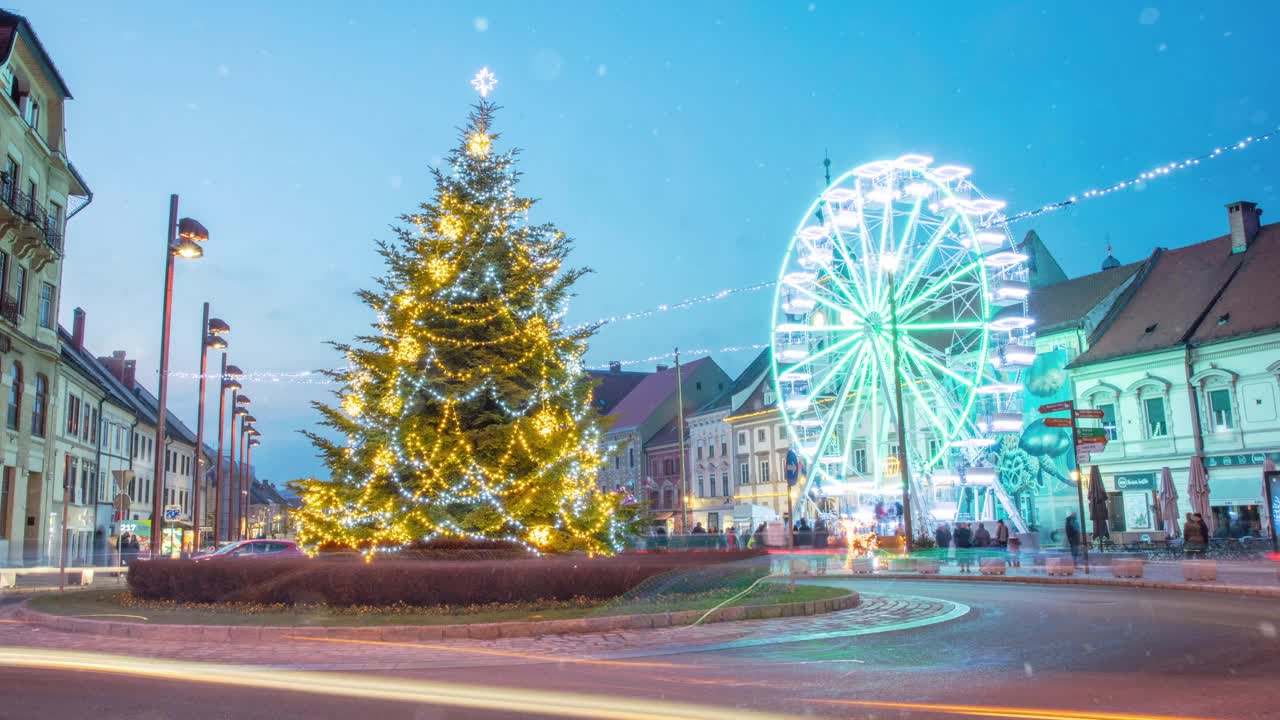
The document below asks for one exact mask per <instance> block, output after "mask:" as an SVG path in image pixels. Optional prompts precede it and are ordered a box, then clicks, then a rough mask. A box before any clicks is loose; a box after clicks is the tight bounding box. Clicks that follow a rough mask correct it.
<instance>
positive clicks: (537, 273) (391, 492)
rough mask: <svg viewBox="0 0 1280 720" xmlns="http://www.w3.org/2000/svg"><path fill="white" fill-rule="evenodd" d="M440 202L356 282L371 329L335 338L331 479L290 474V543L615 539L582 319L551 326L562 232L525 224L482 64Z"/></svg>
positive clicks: (557, 313)
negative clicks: (363, 286)
mask: <svg viewBox="0 0 1280 720" xmlns="http://www.w3.org/2000/svg"><path fill="white" fill-rule="evenodd" d="M473 84H474V85H476V88H477V90H479V91H480V92H481V96H482V99H481V101H480V103H479V104H478V105H477V106H476V107H475V109H474V111H473V112H472V113H471V114H470V115H469V122H468V124H467V126H466V128H465V129H463V130H462V132H461V140H460V143H459V145H458V146H457V147H456V148H455V149H454V150H453V151H452V152H451V153H450V154H449V156H448V158H447V169H446V170H445V171H441V170H438V169H437V170H434V171H433V172H434V174H435V184H436V190H435V196H434V198H433V199H432V200H431V201H430V202H426V203H423V204H422V205H421V206H420V208H419V210H418V212H416V213H414V214H412V215H406V216H403V217H402V222H403V223H404V224H403V225H402V226H401V227H399V228H397V230H396V233H397V237H396V239H395V240H393V241H392V242H386V243H380V244H379V252H380V254H381V255H382V256H383V258H384V259H385V262H386V272H385V274H384V276H383V277H381V278H380V279H379V281H378V289H377V290H366V291H361V292H360V293H359V296H360V298H361V299H362V300H363V301H364V302H365V304H367V305H368V306H369V307H370V308H372V309H373V310H374V311H375V312H376V313H377V321H376V322H375V323H374V328H375V330H376V334H373V335H371V336H367V337H360V338H357V339H356V341H355V342H353V343H350V344H337V347H338V348H339V349H340V350H341V351H342V352H343V353H344V354H345V355H346V358H347V360H348V366H347V368H345V369H344V370H342V371H338V372H335V373H332V376H333V378H334V379H335V380H337V381H338V382H340V383H341V388H340V389H339V390H338V391H337V395H338V398H339V403H337V406H336V407H335V406H330V405H327V404H324V403H316V404H315V407H316V408H317V410H319V411H320V413H321V414H322V416H323V421H322V423H323V424H324V425H325V426H327V427H328V428H330V429H331V430H333V431H335V432H336V435H337V437H338V438H340V439H338V440H336V441H335V440H332V439H330V438H328V437H325V436H321V435H318V434H314V433H309V437H310V438H311V440H312V441H313V442H314V444H315V445H316V447H317V448H318V449H319V451H320V455H321V457H322V458H323V459H324V461H325V463H326V464H327V465H328V467H329V469H330V471H331V479H330V480H307V481H301V482H299V483H297V489H298V491H299V493H300V495H301V497H302V500H303V502H304V505H303V508H302V510H301V512H299V513H298V518H299V522H300V529H299V538H300V540H302V541H303V542H304V543H308V544H331V545H340V546H346V547H354V548H358V549H360V550H362V551H365V552H366V553H370V552H372V551H374V550H380V549H386V548H394V547H402V546H404V545H406V544H409V543H413V542H416V541H422V540H429V539H432V538H437V537H458V536H461V537H473V538H501V539H508V540H515V541H518V542H521V543H524V544H526V545H528V546H530V547H533V548H537V549H540V550H570V549H581V550H587V551H590V552H611V551H614V550H617V549H619V546H620V543H621V541H622V539H623V535H624V533H625V532H626V531H627V527H628V521H627V520H626V519H624V516H625V515H628V514H630V511H631V508H622V507H621V498H620V497H619V496H618V495H614V494H608V493H602V492H599V491H598V490H597V489H596V484H595V478H596V474H597V470H598V468H599V464H600V456H599V446H600V442H601V437H602V434H601V429H600V426H599V418H598V416H597V415H596V413H595V411H594V410H593V409H592V407H591V383H590V381H589V379H588V377H587V375H586V374H585V373H584V372H583V370H582V363H581V357H582V354H583V352H584V351H585V349H586V344H587V339H588V337H589V336H590V335H591V334H592V332H593V331H594V327H579V328H567V327H565V326H564V325H563V322H562V318H563V317H564V314H565V310H566V306H567V302H568V300H569V297H570V289H571V288H572V286H573V284H574V282H575V281H576V280H577V279H578V278H579V277H581V276H582V275H583V273H585V272H586V270H585V269H580V268H568V267H565V265H564V263H565V259H566V257H567V255H568V253H569V250H570V244H571V243H570V241H569V239H568V238H567V237H565V235H564V233H562V232H560V231H559V230H557V229H556V228H555V227H554V226H553V225H551V224H532V223H531V222H530V220H529V213H530V210H531V208H532V207H533V205H534V201H533V200H531V199H528V198H524V197H521V196H519V195H518V194H517V193H516V180H517V177H518V173H517V172H516V170H515V160H516V151H514V150H509V151H507V152H499V151H498V150H497V149H496V146H495V143H496V142H497V140H498V136H497V135H496V134H494V132H493V119H494V113H495V106H494V105H493V104H492V103H490V102H489V101H488V100H487V94H488V91H489V90H490V89H492V85H493V80H492V75H489V74H488V71H487V70H486V71H482V73H481V75H479V76H477V78H476V81H474V82H473Z"/></svg>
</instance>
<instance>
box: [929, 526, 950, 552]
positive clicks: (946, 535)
mask: <svg viewBox="0 0 1280 720" xmlns="http://www.w3.org/2000/svg"><path fill="white" fill-rule="evenodd" d="M933 541H934V542H935V543H937V544H938V551H939V554H940V555H941V556H942V557H944V558H945V557H946V556H947V555H948V554H950V552H951V528H949V527H947V524H946V523H942V524H941V525H939V526H938V528H937V529H936V530H934V531H933Z"/></svg>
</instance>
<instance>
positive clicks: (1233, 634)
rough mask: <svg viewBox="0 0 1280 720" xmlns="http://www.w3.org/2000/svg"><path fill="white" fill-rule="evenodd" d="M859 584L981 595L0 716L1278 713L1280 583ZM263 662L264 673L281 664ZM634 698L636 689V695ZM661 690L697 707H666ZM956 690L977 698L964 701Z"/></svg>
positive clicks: (125, 692)
mask: <svg viewBox="0 0 1280 720" xmlns="http://www.w3.org/2000/svg"><path fill="white" fill-rule="evenodd" d="M833 584H849V581H837V582H834V583H833ZM852 584H853V585H854V586H855V587H859V588H861V589H864V590H866V591H869V592H879V593H886V592H892V593H902V594H910V595H920V596H928V597H938V598H944V599H947V600H953V601H957V602H962V603H965V604H967V605H969V606H970V607H971V608H972V612H971V613H970V614H969V615H968V616H966V617H964V618H961V619H959V620H956V621H952V622H948V623H943V624H940V625H932V626H927V627H922V628H917V629H912V630H905V631H898V632H891V633H883V634H876V635H862V636H856V637H846V638H837V639H823V640H803V641H799V642H790V643H785V644H771V645H759V646H755V647H750V648H744V649H737V650H729V651H723V650H722V651H709V652H692V653H684V654H675V655H670V654H668V655H662V656H661V657H660V658H658V659H660V660H661V662H653V663H648V664H645V663H643V662H635V663H632V664H621V663H620V664H618V665H605V664H598V665H582V664H573V665H569V664H561V663H545V664H520V665H511V666H500V667H488V668H483V669H478V668H469V669H463V668H456V669H436V670H422V669H414V670H404V671H401V672H399V673H383V674H381V675H379V676H377V677H376V679H377V680H378V681H379V682H389V683H393V684H394V688H401V689H407V690H406V693H407V694H401V695H396V693H397V692H399V691H398V690H395V689H394V688H393V689H392V690H391V691H388V692H389V694H388V692H383V691H378V692H373V693H371V692H369V691H368V690H367V688H365V689H356V690H352V691H351V693H352V694H356V693H364V695H363V697H342V695H344V694H347V693H346V691H345V690H343V689H341V688H343V687H345V686H343V684H342V681H341V680H339V679H335V680H327V679H325V678H320V679H318V680H316V681H315V683H316V684H314V685H306V683H303V682H299V683H297V684H295V685H293V686H290V687H287V688H283V689H281V688H261V687H245V686H243V685H240V684H229V685H228V684H205V683H196V682H188V681H185V680H183V679H180V678H177V679H165V680H160V681H157V680H154V679H140V678H135V677H131V676H129V675H128V674H118V673H113V672H83V671H63V670H50V669H47V668H41V669H33V670H20V669H13V668H5V669H0V718H41V719H42V720H44V719H48V720H58V719H61V718H68V719H70V718H75V719H76V720H84V719H85V718H94V719H95V720H96V719H98V718H101V719H103V720H107V719H109V718H129V719H130V720H151V719H157V720H158V719H160V718H183V719H184V720H200V719H204V718H235V719H237V720H240V719H250V718H264V719H266V718H271V719H273V720H275V719H284V718H307V719H308V720H314V719H317V718H343V719H350V718H376V719H377V720H400V719H406V720H408V719H412V720H422V719H426V718H463V717H466V718H472V717H476V718H506V717H547V716H550V715H551V714H552V713H545V714H543V715H537V714H524V713H530V712H535V711H538V710H539V709H540V708H545V706H538V705H537V704H536V703H534V702H526V701H525V700H524V699H522V698H521V697H520V696H515V695H512V693H515V692H519V690H520V689H529V690H534V691H539V692H542V693H556V694H555V695H552V696H549V697H550V702H551V703H553V704H558V705H559V706H560V707H562V708H570V707H576V708H577V709H578V710H577V711H578V715H577V716H578V717H605V716H608V715H609V714H610V713H616V714H614V715H613V716H616V717H699V718H713V717H742V716H744V715H747V714H750V712H751V711H754V712H759V713H767V714H778V715H788V716H793V717H794V716H798V715H812V716H829V717H846V718H877V719H880V720H883V719H886V718H904V719H910V720H917V719H919V718H955V717H1009V718H1036V719H1037V720H1051V719H1053V718H1089V720H1108V718H1114V717H1118V716H1119V715H1118V714H1121V713H1123V714H1128V715H1129V718H1134V717H1137V718H1151V717H1178V718H1222V719H1223V720H1230V719H1233V718H1240V719H1242V720H1243V719H1246V718H1247V719H1250V720H1252V719H1254V718H1280V680H1278V678H1280V639H1278V638H1277V634H1278V631H1280V603H1278V602H1277V601H1275V600H1268V599H1261V598H1249V597H1238V596H1231V595H1225V594H1219V593H1201V592H1177V591H1154V590H1138V589H1132V590H1131V589H1121V588H1091V587H1083V586H1079V587H1072V586H1043V585H1022V584H1007V585H1005V584H996V583H959V582H927V581H894V580H871V581H853V582H852ZM142 650H143V648H141V647H139V646H138V645H137V644H135V643H129V642H125V643H122V647H121V652H123V653H129V654H135V655H136V654H138V653H139V652H140V651H142ZM633 660H635V659H633ZM246 661H248V659H246ZM255 672H256V673H258V674H259V675H260V676H262V677H267V678H270V677H271V676H272V674H273V673H275V672H276V671H273V670H271V669H261V670H257V671H255ZM368 677H369V676H366V678H368ZM423 683H432V685H431V687H434V688H442V687H443V688H454V687H458V686H460V685H464V684H465V685H469V686H486V688H487V689H481V690H478V691H475V690H465V689H461V688H459V690H458V691H457V694H456V696H453V697H446V698H444V699H439V698H437V699H436V700H430V701H429V702H423V696H414V695H413V694H412V692H409V690H412V689H414V688H420V687H427V686H426V685H423ZM353 687H354V686H353ZM540 697H542V699H543V700H546V699H547V697H548V696H540ZM468 698H472V699H474V698H480V703H479V705H480V706H479V707H477V706H475V705H469V703H470V702H471V700H468ZM630 701H634V702H636V703H638V704H636V705H633V706H626V705H625V703H627V702H630ZM646 702H648V703H650V704H649V705H643V704H640V703H646ZM592 703H597V704H595V705H593V704H592ZM667 703H686V704H694V705H698V706H702V707H701V708H699V709H689V708H674V709H673V708H671V707H669V706H668V705H667ZM894 703H898V704H903V703H905V704H909V705H910V706H909V707H903V706H895V705H893V704H894ZM960 705H963V706H972V707H963V708H959V707H954V706H960ZM494 708H504V709H506V710H507V712H502V711H500V710H495V709H494ZM593 708H594V709H593ZM1024 709H1026V710H1024ZM1031 709H1034V711H1033V710H1031ZM646 713H651V714H646Z"/></svg>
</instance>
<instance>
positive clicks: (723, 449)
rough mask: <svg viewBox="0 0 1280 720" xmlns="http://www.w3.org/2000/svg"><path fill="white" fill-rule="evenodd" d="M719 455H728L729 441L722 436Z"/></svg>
mask: <svg viewBox="0 0 1280 720" xmlns="http://www.w3.org/2000/svg"><path fill="white" fill-rule="evenodd" d="M720 456H721V457H729V442H728V441H727V440H725V439H724V438H720Z"/></svg>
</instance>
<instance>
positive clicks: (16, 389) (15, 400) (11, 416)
mask: <svg viewBox="0 0 1280 720" xmlns="http://www.w3.org/2000/svg"><path fill="white" fill-rule="evenodd" d="M21 417H22V363H20V362H16V361H15V362H14V363H12V364H11V365H10V366H9V412H8V413H7V414H6V416H5V426H6V427H8V428H9V429H10V430H17V429H18V426H19V425H20V422H19V418H21Z"/></svg>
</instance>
